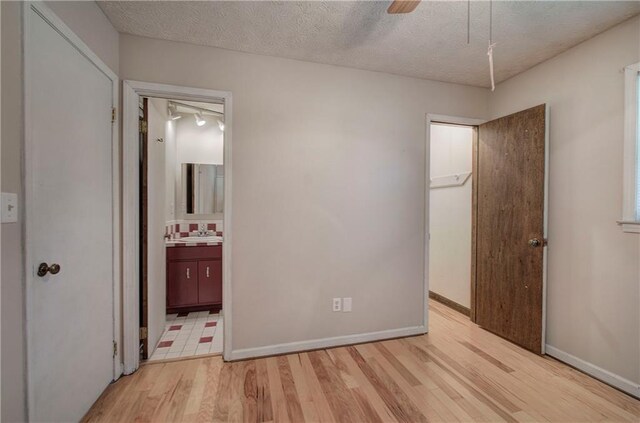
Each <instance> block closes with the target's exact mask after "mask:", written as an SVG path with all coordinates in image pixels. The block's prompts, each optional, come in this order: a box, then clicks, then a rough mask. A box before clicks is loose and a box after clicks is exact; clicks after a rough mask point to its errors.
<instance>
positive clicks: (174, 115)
mask: <svg viewBox="0 0 640 423" xmlns="http://www.w3.org/2000/svg"><path fill="white" fill-rule="evenodd" d="M181 117H182V116H181V115H179V114H178V108H177V107H176V105H175V104H171V103H169V119H171V120H178V119H180V118H181Z"/></svg>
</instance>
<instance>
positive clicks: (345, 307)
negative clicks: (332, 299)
mask: <svg viewBox="0 0 640 423" xmlns="http://www.w3.org/2000/svg"><path fill="white" fill-rule="evenodd" d="M351 303H352V300H351V297H347V298H343V299H342V311H344V312H345V313H348V312H350V311H351Z"/></svg>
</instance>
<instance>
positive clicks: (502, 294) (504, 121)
mask: <svg viewBox="0 0 640 423" xmlns="http://www.w3.org/2000/svg"><path fill="white" fill-rule="evenodd" d="M545 114H546V112H545V106H544V105H541V106H537V107H534V108H531V109H528V110H524V111H522V112H518V113H514V114H512V115H509V116H506V117H502V118H499V119H496V120H493V121H491V122H487V123H485V124H483V125H480V127H479V129H478V152H477V154H478V155H477V175H476V180H477V215H476V217H475V230H476V240H477V241H476V256H475V257H476V258H475V259H476V286H475V321H476V323H477V324H478V325H480V326H482V327H484V328H485V329H487V330H489V331H491V332H494V333H496V334H498V335H500V336H502V337H504V338H506V339H508V340H510V341H512V342H514V343H516V344H518V345H521V346H523V347H525V348H527V349H529V350H531V351H534V352H537V353H540V352H541V351H542V324H543V318H542V312H543V297H542V296H543V250H544V246H545V240H544V238H543V237H544V189H545V129H546V126H545V125H546V123H545Z"/></svg>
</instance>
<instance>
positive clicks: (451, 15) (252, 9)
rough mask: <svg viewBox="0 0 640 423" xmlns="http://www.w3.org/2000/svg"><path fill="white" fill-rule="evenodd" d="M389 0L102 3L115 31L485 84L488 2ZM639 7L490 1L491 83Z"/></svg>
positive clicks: (634, 3) (615, 3) (613, 3)
mask: <svg viewBox="0 0 640 423" xmlns="http://www.w3.org/2000/svg"><path fill="white" fill-rule="evenodd" d="M389 3H390V2H389V1H383V2H378V1H356V2H343V1H314V2H312V1H306V2H304V1H303V2H294V1H284V2H271V1H251V2H247V1H232V2H219V1H205V2H194V1H186V2H185V1H173V2H165V1H140V2H137V1H106V2H99V5H100V7H101V8H102V9H103V10H104V12H105V13H106V15H107V16H108V18H109V19H110V20H111V22H112V23H113V25H114V26H115V27H116V29H117V30H118V31H120V32H123V33H129V34H135V35H142V36H146V37H152V38H160V39H166V40H173V41H183V42H187V43H193V44H201V45H208V46H214V47H221V48H225V49H230V50H238V51H245V52H250V53H258V54H264V55H269V56H278V57H287V58H292V59H300V60H307V61H312V62H319V63H327V64H335V65H341V66H349V67H354V68H359V69H368V70H374V71H381V72H388V73H393V74H398V75H406V76H413V77H417V78H424V79H433V80H438V81H448V82H455V83H461V84H467V85H475V86H482V87H487V86H489V75H488V72H489V66H488V61H487V44H488V36H489V3H488V2H486V1H482V2H479V1H478V2H476V1H474V2H472V3H471V32H470V34H471V43H470V44H467V2H466V1H461V2H452V1H442V2H436V1H428V0H423V1H422V3H421V4H420V5H419V6H418V8H417V9H416V10H415V11H414V12H413V13H410V14H407V15H388V14H387V13H386V8H387V7H388V5H389ZM638 13H640V2H638V1H628V2H618V1H603V2H593V1H535V2H531V1H495V2H493V41H494V43H496V47H495V49H494V55H495V69H496V81H497V82H499V81H503V80H505V79H508V78H510V77H511V76H514V75H516V74H518V73H520V72H523V71H525V70H527V69H529V68H531V67H532V66H534V65H536V64H538V63H540V62H542V61H544V60H546V59H549V58H551V57H553V56H555V55H556V54H558V53H561V52H562V51H564V50H566V49H568V48H570V47H572V46H574V45H576V44H578V43H580V42H581V41H584V40H586V39H588V38H590V37H592V36H594V35H596V34H598V33H600V32H602V31H604V30H606V29H608V28H610V27H612V26H614V25H616V24H618V23H620V22H622V21H624V20H626V19H628V18H630V17H631V16H633V15H636V14H638Z"/></svg>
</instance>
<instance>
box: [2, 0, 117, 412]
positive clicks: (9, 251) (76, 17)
mask: <svg viewBox="0 0 640 423" xmlns="http://www.w3.org/2000/svg"><path fill="white" fill-rule="evenodd" d="M70 3H71V2H62V3H55V4H51V3H50V4H51V6H52V9H53V10H55V12H56V13H58V14H59V16H60V17H61V18H62V19H63V20H64V21H65V23H66V24H67V25H69V26H70V27H71V29H72V30H73V31H74V32H75V33H76V34H77V35H78V36H80V38H82V39H83V41H84V42H85V43H87V44H88V45H89V47H90V48H91V49H92V50H93V51H94V52H95V53H96V54H98V56H100V58H101V59H102V60H103V61H104V62H105V63H106V64H107V65H108V66H109V67H111V68H112V69H114V70H115V71H117V70H118V59H119V55H118V47H119V46H118V38H119V35H118V33H117V32H116V31H115V30H114V29H113V27H111V24H110V23H109V21H108V20H107V18H106V17H105V16H104V14H103V13H102V11H101V10H100V9H99V8H98V6H97V5H96V4H95V3H94V2H83V3H82V4H80V3H74V5H73V8H72V7H71V5H70ZM1 7H2V37H1V38H2V154H1V156H2V191H6V192H17V193H18V194H19V201H20V204H21V209H22V200H23V199H22V191H23V186H22V185H23V184H22V180H21V172H22V166H21V163H22V53H21V49H22V39H21V32H22V15H21V7H22V5H21V4H20V2H2V3H1ZM23 248H24V245H23V241H22V219H20V222H19V223H13V224H3V225H2V275H1V276H2V293H1V294H2V295H1V297H2V307H1V310H2V319H1V320H2V368H1V372H2V381H3V383H2V406H1V408H2V421H7V422H11V421H24V420H25V418H26V402H25V401H26V396H25V394H26V392H25V390H26V388H25V366H26V363H25V359H24V358H25V355H26V351H25V340H24V285H23V275H22V273H23V272H22V266H23V263H22V260H23V254H22V251H23Z"/></svg>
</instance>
